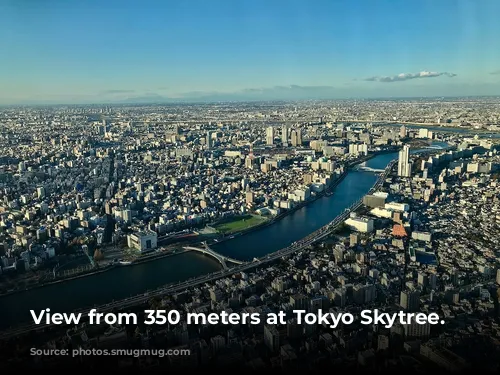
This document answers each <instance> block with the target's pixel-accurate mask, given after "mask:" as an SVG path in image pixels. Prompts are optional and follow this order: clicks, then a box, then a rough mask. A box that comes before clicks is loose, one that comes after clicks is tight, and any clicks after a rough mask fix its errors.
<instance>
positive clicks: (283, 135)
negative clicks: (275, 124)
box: [281, 124, 288, 146]
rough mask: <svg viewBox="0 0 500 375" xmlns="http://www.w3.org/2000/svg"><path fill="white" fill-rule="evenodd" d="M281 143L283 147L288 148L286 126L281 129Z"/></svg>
mask: <svg viewBox="0 0 500 375" xmlns="http://www.w3.org/2000/svg"><path fill="white" fill-rule="evenodd" d="M281 143H282V144H283V146H288V126H286V124H284V125H283V126H282V127H281Z"/></svg>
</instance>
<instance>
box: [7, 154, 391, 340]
mask: <svg viewBox="0 0 500 375" xmlns="http://www.w3.org/2000/svg"><path fill="white" fill-rule="evenodd" d="M396 163H397V160H393V161H391V162H390V163H389V164H388V165H387V167H386V169H385V171H384V172H383V173H382V174H380V175H379V177H378V179H377V181H376V182H375V184H374V185H373V186H372V188H371V189H370V190H369V191H368V192H367V195H369V194H373V193H374V192H375V191H377V190H378V189H379V188H380V187H381V186H382V184H383V183H384V181H385V179H386V178H387V176H388V175H389V173H390V172H391V171H392V169H393V168H394V166H395V164H396ZM362 204H363V198H360V199H359V200H358V201H356V202H355V203H353V204H352V205H351V206H350V207H349V208H346V210H345V211H344V212H343V213H342V214H340V215H338V216H337V217H336V218H335V219H334V220H333V221H331V222H330V223H328V224H326V225H325V226H323V227H321V228H320V229H318V230H316V231H315V232H313V233H311V234H309V235H308V236H306V237H304V238H302V239H301V240H299V241H296V242H294V243H292V244H291V245H290V246H288V247H285V248H283V249H281V250H278V251H276V252H274V253H271V254H268V255H266V256H263V257H261V258H258V259H255V260H254V261H253V262H249V263H244V264H241V265H237V266H235V267H231V268H227V269H222V270H220V271H217V272H213V273H210V274H207V275H203V276H199V277H196V278H192V279H189V280H185V281H182V282H179V283H177V284H169V285H167V286H164V287H161V288H158V289H156V290H154V291H152V292H148V293H144V294H140V295H137V296H133V297H130V298H127V299H123V300H120V301H114V302H111V303H108V304H105V305H101V306H94V307H93V308H95V309H97V310H98V311H99V312H103V313H105V312H110V311H113V310H116V309H126V308H129V307H133V306H137V305H141V304H144V303H146V302H147V301H148V300H150V299H151V298H155V297H161V296H164V295H167V294H174V293H179V292H182V291H185V290H187V289H189V288H192V287H194V286H197V285H200V284H204V283H208V282H211V281H214V280H217V279H221V278H223V277H228V276H231V275H233V274H237V273H241V272H245V271H247V270H249V269H252V268H255V267H259V266H262V265H265V264H267V263H270V262H273V261H276V260H278V259H280V258H283V257H286V256H289V255H291V254H293V253H295V252H298V251H300V250H304V249H306V248H307V247H309V246H311V245H312V244H314V243H315V242H318V241H319V240H321V239H323V238H325V237H326V236H328V235H330V234H331V233H332V232H333V231H334V230H335V229H337V228H338V227H339V226H340V225H341V224H342V223H343V222H344V221H345V220H346V219H347V218H349V215H350V214H351V212H353V211H355V210H357V209H358V208H359V207H360V206H361V205H362ZM91 309H92V308H85V309H82V310H78V311H75V313H76V314H78V313H81V314H82V317H84V316H86V315H87V314H88V312H89V311H90V310H91ZM52 326H54V325H36V324H27V325H23V326H19V327H17V328H14V329H11V330H7V331H4V332H2V333H0V339H1V340H6V339H9V338H12V337H15V336H19V335H23V334H27V333H29V332H31V331H39V330H44V329H47V328H49V327H52Z"/></svg>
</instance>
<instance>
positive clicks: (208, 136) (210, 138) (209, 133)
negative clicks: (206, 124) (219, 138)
mask: <svg viewBox="0 0 500 375" xmlns="http://www.w3.org/2000/svg"><path fill="white" fill-rule="evenodd" d="M206 143H207V148H209V149H210V148H212V147H213V140H212V132H211V131H210V130H209V131H207V142H206Z"/></svg>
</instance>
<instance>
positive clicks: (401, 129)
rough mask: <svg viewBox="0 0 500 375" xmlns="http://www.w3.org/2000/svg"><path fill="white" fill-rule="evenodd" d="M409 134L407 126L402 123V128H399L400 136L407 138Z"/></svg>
mask: <svg viewBox="0 0 500 375" xmlns="http://www.w3.org/2000/svg"><path fill="white" fill-rule="evenodd" d="M407 135H408V134H407V132H406V126H404V125H402V126H401V128H399V136H400V137H401V138H406V136H407Z"/></svg>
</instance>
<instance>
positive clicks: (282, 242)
mask: <svg viewBox="0 0 500 375" xmlns="http://www.w3.org/2000/svg"><path fill="white" fill-rule="evenodd" d="M434 144H435V145H439V146H443V144H442V143H434ZM395 158H397V153H387V154H381V155H378V156H376V157H374V158H372V159H370V160H368V161H367V162H366V163H365V165H366V166H368V167H371V168H374V169H383V168H385V166H386V165H387V164H388V163H389V162H390V161H391V160H393V159H395ZM376 179H377V176H376V175H375V174H374V173H371V172H363V171H356V170H350V171H349V172H348V174H347V175H346V176H345V178H344V180H343V181H341V182H340V183H339V185H338V186H337V187H336V188H335V190H334V193H333V195H331V196H328V197H327V196H324V197H322V198H319V199H318V200H316V201H314V202H312V203H310V204H309V205H307V206H305V207H302V208H301V209H299V210H297V211H295V212H294V213H292V214H290V215H288V216H285V217H284V218H282V219H281V220H279V221H277V222H276V223H274V224H272V225H270V226H267V227H264V228H262V229H260V230H256V231H254V232H250V233H248V234H244V235H241V236H239V237H236V238H234V239H232V240H228V241H225V242H222V243H220V244H217V245H216V246H213V248H214V250H216V251H217V252H219V253H221V254H224V255H227V256H230V257H233V258H237V259H242V260H250V259H253V258H254V257H261V256H263V255H266V254H268V253H271V252H274V251H276V250H279V249H281V248H283V247H286V246H288V245H290V243H292V242H294V241H296V240H298V239H300V238H302V237H305V236H307V235H308V234H309V233H311V232H313V231H315V230H316V229H318V228H320V227H322V226H323V225H325V224H327V223H328V222H330V221H331V220H333V218H335V216H337V215H339V214H340V213H341V212H342V211H343V210H344V209H345V208H347V207H348V206H350V205H351V204H352V203H353V202H355V201H356V200H358V199H359V198H361V197H362V196H363V195H365V194H366V193H367V192H368V190H370V188H371V187H372V185H373V184H374V183H375V181H376ZM218 269H220V265H219V263H218V262H217V261H215V260H214V259H212V258H209V257H207V256H204V255H202V254H198V253H194V252H189V253H183V254H179V255H175V256H170V257H165V258H161V259H158V260H154V261H151V262H146V263H141V264H137V265H133V266H129V267H119V268H115V269H112V270H110V271H107V272H103V273H99V274H96V275H92V276H87V277H82V278H79V279H74V280H68V281H63V282H60V283H57V284H51V285H47V286H44V287H40V288H35V289H31V290H27V291H24V292H19V293H15V294H11V295H7V296H4V297H0V301H1V306H2V308H1V309H0V329H5V328H7V327H9V326H15V325H17V324H20V323H25V322H28V321H31V314H30V310H31V309H32V310H35V311H40V310H42V309H45V308H48V307H49V308H50V309H51V311H52V312H70V311H74V310H77V309H80V308H84V307H91V306H94V305H101V304H105V303H108V302H111V301H113V300H119V299H123V298H126V297H129V296H132V295H137V294H141V293H144V292H146V291H147V290H151V289H155V288H158V287H160V286H162V285H165V284H168V283H172V282H177V281H183V280H187V279H189V278H193V277H196V276H199V275H203V274H207V273H211V272H214V271H217V270H218Z"/></svg>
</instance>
